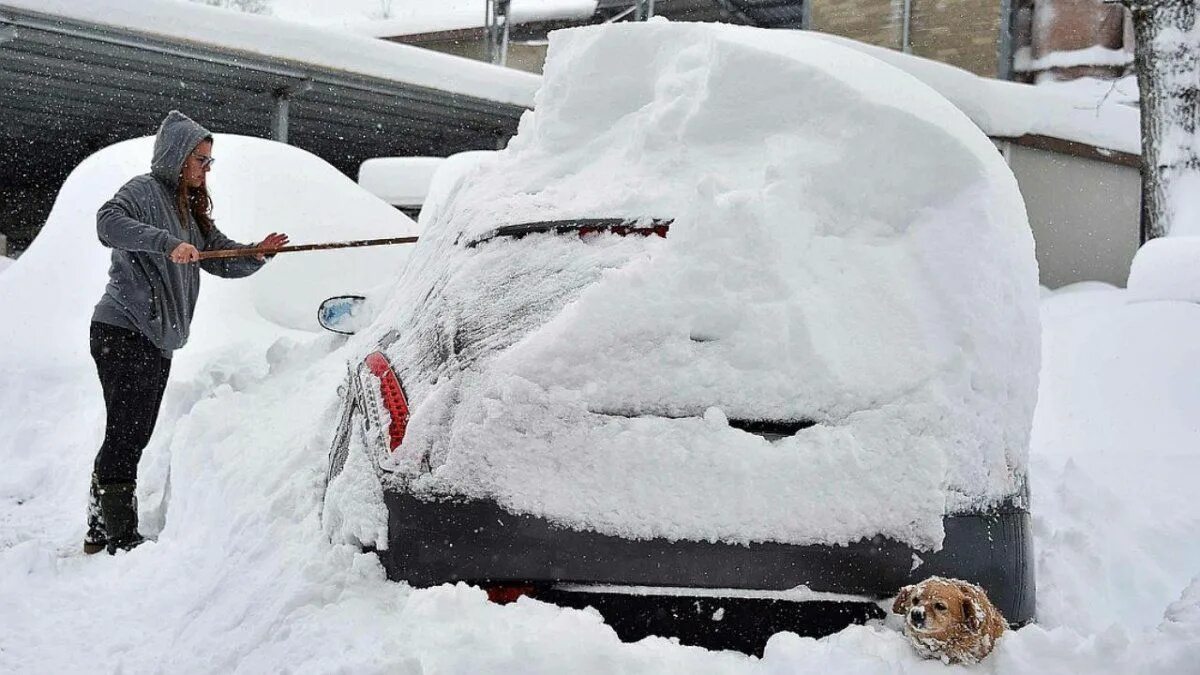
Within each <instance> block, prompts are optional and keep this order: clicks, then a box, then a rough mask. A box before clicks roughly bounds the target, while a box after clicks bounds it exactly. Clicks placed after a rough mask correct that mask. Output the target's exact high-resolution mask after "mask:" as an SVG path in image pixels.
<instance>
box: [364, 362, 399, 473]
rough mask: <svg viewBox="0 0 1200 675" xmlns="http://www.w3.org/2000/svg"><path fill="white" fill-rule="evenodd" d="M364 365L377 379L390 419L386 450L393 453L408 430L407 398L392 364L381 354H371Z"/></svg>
mask: <svg viewBox="0 0 1200 675" xmlns="http://www.w3.org/2000/svg"><path fill="white" fill-rule="evenodd" d="M365 363H366V364H367V368H369V369H370V370H371V372H372V373H374V374H375V377H378V378H379V395H380V396H381V397H382V398H383V405H384V406H385V407H386V408H387V410H388V413H389V414H391V417H392V421H391V423H390V424H389V425H388V449H389V450H393V451H394V450H395V449H396V448H398V447H400V444H401V443H403V442H404V432H406V431H407V430H408V397H407V396H405V395H404V387H402V386H400V378H398V377H396V371H394V370H392V364H391V363H390V362H389V361H388V359H387V357H386V356H384V355H383V352H371V353H370V354H369V355H368V356H367V358H366V361H365Z"/></svg>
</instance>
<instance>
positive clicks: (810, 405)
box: [376, 23, 1038, 547]
mask: <svg viewBox="0 0 1200 675" xmlns="http://www.w3.org/2000/svg"><path fill="white" fill-rule="evenodd" d="M601 78H603V79H604V81H605V86H603V87H600V86H595V82H597V81H598V80H599V79H601ZM574 217H627V218H642V217H657V218H674V219H675V221H674V224H673V225H672V226H671V232H670V236H669V237H668V238H667V239H666V241H665V242H664V243H662V244H661V245H659V244H658V243H656V242H646V245H647V248H646V250H647V253H646V255H645V256H641V257H635V259H634V262H632V263H630V264H628V265H626V266H624V267H622V268H620V269H613V270H609V271H608V272H606V274H604V276H603V277H602V279H601V280H600V281H599V282H598V283H596V284H595V285H594V286H592V287H591V288H589V289H587V290H585V291H584V292H583V294H582V296H581V297H579V298H578V299H577V300H576V301H575V302H573V303H571V304H569V305H568V306H567V307H566V309H564V311H563V312H562V313H561V314H560V315H559V316H558V317H556V318H555V319H553V320H552V321H551V322H550V323H549V324H547V325H545V326H543V327H542V328H541V329H538V330H536V331H534V332H533V333H531V334H529V335H527V336H526V337H525V338H524V339H523V340H522V341H521V342H520V343H519V344H518V345H517V346H515V347H513V348H512V349H510V350H509V351H508V352H507V353H506V354H505V355H504V356H503V357H501V358H499V359H497V360H496V361H495V362H494V363H490V364H488V365H487V367H485V368H484V372H483V374H482V375H481V376H479V377H478V378H477V379H476V377H475V375H473V374H471V375H469V376H466V377H462V378H457V379H454V380H453V381H439V382H438V383H437V385H436V386H434V387H433V388H432V389H433V391H432V392H431V393H429V394H428V399H427V400H428V404H427V405H424V406H423V401H420V400H418V401H415V402H414V403H415V406H414V417H413V421H412V423H411V424H410V426H409V434H410V437H409V439H407V440H406V443H409V442H412V443H417V444H428V445H429V446H430V447H433V448H435V450H434V456H435V457H436V456H441V455H442V454H447V453H448V456H447V459H446V461H445V463H444V464H443V465H442V466H440V468H438V469H437V470H436V471H435V472H434V473H433V474H432V476H428V477H423V478H420V480H419V481H418V483H417V486H418V488H419V489H423V490H427V491H428V492H429V493H432V494H444V493H449V494H461V493H465V494H467V495H469V496H475V497H491V498H495V499H497V500H498V501H500V502H501V503H502V504H504V505H505V506H507V507H508V508H510V509H512V510H515V511H518V512H525V513H533V514H537V515H542V516H546V517H549V518H552V519H553V520H555V521H558V522H560V523H563V524H567V525H571V526H575V527H583V528H591V529H596V530H599V531H603V532H608V533H615V534H621V535H625V536H635V537H652V536H663V537H669V538H689V539H721V540H729V541H761V540H777V541H788V542H822V543H835V542H848V541H853V540H855V539H858V538H860V537H863V536H872V535H874V534H876V533H883V534H886V535H889V536H891V537H894V538H897V539H899V540H902V541H907V542H910V543H912V544H914V545H919V546H924V547H934V546H937V545H938V543H939V542H940V540H941V535H942V530H941V523H942V516H943V514H944V513H946V512H947V511H954V510H958V509H963V508H969V507H974V506H980V505H984V504H993V503H996V502H998V501H999V500H1001V499H1003V498H1005V497H1007V496H1010V495H1013V494H1014V493H1017V492H1019V489H1020V482H1021V476H1022V474H1023V472H1024V466H1025V456H1026V450H1027V445H1028V433H1029V425H1030V419H1031V416H1032V413H1033V406H1034V403H1035V392H1036V379H1037V367H1038V320H1037V310H1036V303H1037V298H1038V293H1037V281H1036V279H1037V273H1036V268H1035V263H1034V258H1033V242H1032V238H1031V235H1030V232H1029V228H1028V224H1027V222H1026V219H1025V213H1024V207H1023V203H1022V201H1021V197H1020V194H1019V192H1018V190H1017V186H1016V182H1015V180H1014V179H1013V177H1012V174H1011V173H1010V172H1009V170H1008V168H1007V166H1006V165H1005V164H1004V162H1003V161H1002V159H1001V158H1000V156H999V154H998V153H997V152H996V150H995V147H994V146H993V145H992V144H991V143H990V142H989V141H988V140H987V138H986V137H984V136H983V134H981V133H980V132H979V130H978V129H977V128H975V126H974V125H973V124H972V123H971V122H970V120H968V119H967V118H966V117H965V116H963V115H962V113H960V112H959V111H958V110H957V109H955V108H954V106H953V105H951V104H950V103H949V102H947V101H946V100H945V99H943V98H942V97H940V96H939V95H938V94H937V93H936V92H934V91H933V90H931V89H930V88H928V87H926V86H925V85H923V84H921V83H920V82H919V81H918V80H916V79H915V78H912V77H910V76H908V75H906V74H905V73H903V72H901V71H899V70H897V69H895V68H893V67H891V66H889V65H887V64H886V63H883V62H881V61H879V60H877V59H874V58H871V57H868V56H865V55H863V54H860V53H857V52H855V51H852V50H849V49H845V48H843V47H839V46H838V45H835V44H830V43H829V42H826V41H824V40H821V39H818V38H814V37H810V36H806V35H804V34H799V33H773V32H763V31H754V30H750V29H741V28H737V27H729V26H715V25H704V24H667V23H654V24H650V25H639V26H611V27H604V28H586V29H577V30H571V31H563V32H559V33H555V35H554V36H553V37H552V39H551V47H550V58H549V61H548V63H547V67H546V76H545V83H544V86H543V88H542V90H541V91H540V93H539V94H538V99H537V105H536V108H535V111H534V112H533V113H532V114H529V115H527V116H526V117H525V118H524V119H523V121H522V125H521V128H520V131H519V133H518V135H517V136H516V137H515V138H514V139H513V140H512V142H511V143H510V145H509V147H508V149H507V150H505V151H503V152H500V153H498V154H497V156H496V157H495V159H494V161H493V162H492V163H491V164H490V165H489V166H487V167H485V168H482V169H480V170H478V171H476V172H475V173H474V174H471V175H469V176H467V178H466V179H465V180H464V183H463V185H462V187H461V189H460V190H458V192H457V193H456V195H455V196H453V197H452V198H451V199H449V200H448V201H447V203H446V204H445V206H444V208H443V209H442V211H441V215H440V216H439V218H438V219H437V221H436V222H427V223H424V227H425V228H426V229H425V235H424V237H423V239H422V243H421V245H420V247H419V248H418V249H417V252H416V255H417V256H419V260H420V262H419V264H418V265H417V266H414V267H413V268H411V269H410V273H408V274H406V276H405V277H404V278H403V279H402V280H401V281H400V283H399V284H398V289H397V294H396V296H395V297H394V298H393V301H392V302H393V307H394V313H393V314H392V315H390V316H385V317H383V319H382V320H381V321H380V322H379V324H378V325H377V328H376V330H377V331H384V330H387V329H390V328H392V327H398V328H399V329H400V333H401V334H404V333H405V332H406V331H405V326H406V325H407V324H406V323H405V321H406V320H407V318H408V316H409V313H411V312H412V311H414V308H417V307H421V306H422V304H423V303H422V302H421V301H422V299H423V298H424V294H425V293H426V292H427V291H428V290H429V288H430V285H431V284H437V283H439V282H438V280H439V279H443V278H444V277H446V276H452V275H454V274H455V273H456V272H458V270H459V268H458V267H457V265H460V264H461V262H460V261H461V259H462V255H464V254H462V253H459V252H457V251H458V250H459V249H461V242H462V241H466V240H470V239H471V238H473V237H478V236H480V235H483V234H485V233H486V232H488V231H490V230H491V229H493V228H495V227H497V226H500V225H505V224H512V223H523V222H532V221H545V220H557V219H567V218H574ZM502 245H503V244H496V247H500V246H502ZM535 245H536V244H534V243H528V246H535ZM455 247H458V248H455ZM523 248H524V247H523V245H514V246H512V247H510V248H509V249H507V250H508V251H509V255H510V257H511V259H512V262H511V263H510V264H508V265H505V264H504V263H503V262H502V261H501V262H497V263H496V268H503V267H506V266H518V264H519V261H520V260H521V259H522V256H523V255H524V254H523V253H522V251H523ZM497 255H498V254H497ZM567 262H568V261H563V262H562V264H564V265H565V264H567ZM481 311H487V310H486V307H485V308H484V309H483V310H481ZM495 318H496V320H498V321H499V320H503V319H504V317H495ZM448 339H449V338H448ZM404 344H407V343H404ZM394 358H397V359H401V360H403V359H405V358H413V357H411V355H409V354H407V353H406V352H405V349H404V348H403V347H400V348H397V350H396V354H395V355H394ZM458 388H461V391H455V390H456V389H458ZM451 391H454V393H453V395H451V394H449V393H447V392H451ZM451 399H453V400H455V401H457V405H456V406H453V405H452V406H451V409H445V406H447V405H450V404H448V403H447V401H449V400H451ZM706 411H707V412H706ZM593 413H608V414H593ZM614 413H616V414H614ZM445 415H449V416H452V417H453V421H452V422H450V423H449V427H448V428H447V427H444V426H442V425H439V424H433V423H430V424H426V423H425V422H427V421H429V420H430V419H444V418H441V417H439V416H445ZM621 415H627V416H640V417H622V416H621ZM679 417H683V419H672V418H679ZM702 418H703V419H702ZM726 418H729V419H745V420H762V419H766V420H789V421H797V420H809V421H813V422H817V425H816V426H815V427H813V428H811V429H807V430H804V431H801V432H800V433H798V434H796V435H795V436H793V437H790V438H787V439H784V440H781V441H778V442H775V443H768V442H767V441H765V440H763V439H762V438H760V437H758V436H755V435H752V434H748V433H743V432H740V431H737V430H735V429H732V428H730V427H729V426H727V425H726V422H725V419H726ZM550 467H553V472H552V473H553V476H554V477H553V478H544V479H538V480H531V479H530V475H531V474H530V472H531V471H532V472H536V474H537V475H539V476H542V475H543V471H544V470H547V469H549V468H550Z"/></svg>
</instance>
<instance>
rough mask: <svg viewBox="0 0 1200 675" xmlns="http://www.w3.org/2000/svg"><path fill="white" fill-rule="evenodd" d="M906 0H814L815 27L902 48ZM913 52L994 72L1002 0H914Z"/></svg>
mask: <svg viewBox="0 0 1200 675" xmlns="http://www.w3.org/2000/svg"><path fill="white" fill-rule="evenodd" d="M903 8H904V2H903V0H812V9H811V16H812V28H813V29H814V30H819V31H823V32H826V33H833V34H835V35H843V36H845V37H849V38H853V39H855V40H861V41H863V42H867V43H870V44H873V45H879V46H881V47H891V48H893V49H901V48H902V44H901V42H902V40H901V36H902V34H903V19H902V17H903ZM911 17H912V18H911V22H910V43H911V45H912V53H914V54H917V55H918V56H925V57H928V58H931V59H935V60H938V61H944V62H946V63H950V64H952V65H955V66H958V67H960V68H965V69H967V70H970V71H972V72H974V73H978V74H980V75H985V76H987V77H995V76H996V74H997V72H998V71H999V45H1000V0H911Z"/></svg>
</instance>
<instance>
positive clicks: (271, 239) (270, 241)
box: [254, 232, 289, 261]
mask: <svg viewBox="0 0 1200 675" xmlns="http://www.w3.org/2000/svg"><path fill="white" fill-rule="evenodd" d="M288 241H289V239H288V236H287V235H286V234H282V233H279V232H272V233H271V234H268V235H267V238H266V239H263V240H262V241H260V242H258V246H256V247H255V248H260V249H266V252H264V253H260V254H258V255H256V256H254V257H255V258H258V260H259V261H263V260H266V259H267V258H269V257H271V256H272V255H273V254H272V253H271V251H275V250H277V249H279V248H280V247H283V246H287V244H288Z"/></svg>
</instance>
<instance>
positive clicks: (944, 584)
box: [892, 577, 985, 640]
mask: <svg viewBox="0 0 1200 675" xmlns="http://www.w3.org/2000/svg"><path fill="white" fill-rule="evenodd" d="M983 602H984V599H983V598H981V597H980V590H979V589H978V588H977V587H976V586H972V585H971V584H968V583H966V582H965V581H958V580H956V579H943V578H941V577H931V578H929V579H926V580H925V581H922V582H921V583H919V584H916V585H913V586H905V587H904V588H902V589H900V594H899V595H898V596H896V601H895V602H894V603H892V611H893V612H894V613H896V614H902V615H904V623H905V626H906V628H907V629H908V630H909V631H911V632H912V633H914V634H917V635H921V636H923V637H927V638H929V639H932V640H940V639H949V638H951V637H952V636H954V635H955V634H956V633H961V632H962V631H963V629H964V628H965V629H966V631H968V632H972V633H974V632H978V631H979V629H980V628H981V626H982V625H983V622H984V619H985V614H984V612H985V609H984V605H983Z"/></svg>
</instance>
